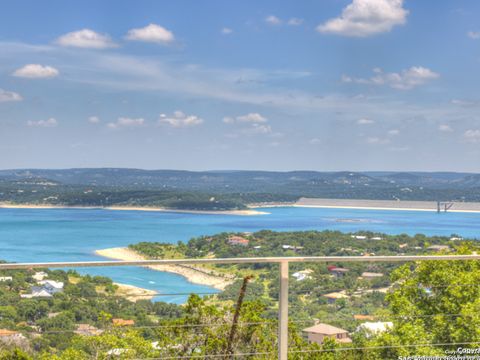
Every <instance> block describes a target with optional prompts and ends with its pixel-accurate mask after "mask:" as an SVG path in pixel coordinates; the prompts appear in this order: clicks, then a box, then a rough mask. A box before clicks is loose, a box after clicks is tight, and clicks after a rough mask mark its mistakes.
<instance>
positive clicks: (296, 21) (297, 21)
mask: <svg viewBox="0 0 480 360" xmlns="http://www.w3.org/2000/svg"><path fill="white" fill-rule="evenodd" d="M287 24H288V25H291V26H299V25H302V24H303V19H299V18H295V17H294V18H291V19H289V20H288V22H287Z"/></svg>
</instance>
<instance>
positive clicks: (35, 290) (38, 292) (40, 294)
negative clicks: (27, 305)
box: [20, 286, 53, 299]
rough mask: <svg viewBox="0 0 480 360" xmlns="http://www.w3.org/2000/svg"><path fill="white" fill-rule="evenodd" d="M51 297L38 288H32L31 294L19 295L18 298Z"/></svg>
mask: <svg viewBox="0 0 480 360" xmlns="http://www.w3.org/2000/svg"><path fill="white" fill-rule="evenodd" d="M52 296H53V295H52V294H50V293H49V292H48V291H47V290H45V289H43V288H41V287H38V286H33V287H32V292H31V293H30V294H20V297H21V298H23V299H31V298H41V297H45V298H48V297H52Z"/></svg>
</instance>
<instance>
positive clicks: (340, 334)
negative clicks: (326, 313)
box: [302, 324, 352, 345]
mask: <svg viewBox="0 0 480 360" xmlns="http://www.w3.org/2000/svg"><path fill="white" fill-rule="evenodd" d="M302 331H303V332H304V333H305V334H306V336H307V339H308V341H310V342H312V343H316V344H319V345H322V344H323V341H324V340H325V338H330V339H334V340H336V341H338V342H340V343H351V342H352V339H350V338H349V337H348V331H347V330H344V329H340V328H337V327H335V326H332V325H328V324H317V325H314V326H311V327H308V328H306V329H303V330H302Z"/></svg>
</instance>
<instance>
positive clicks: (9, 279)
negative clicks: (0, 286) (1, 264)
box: [0, 276, 13, 282]
mask: <svg viewBox="0 0 480 360" xmlns="http://www.w3.org/2000/svg"><path fill="white" fill-rule="evenodd" d="M12 280H13V278H12V277H11V276H0V281H1V282H4V281H12Z"/></svg>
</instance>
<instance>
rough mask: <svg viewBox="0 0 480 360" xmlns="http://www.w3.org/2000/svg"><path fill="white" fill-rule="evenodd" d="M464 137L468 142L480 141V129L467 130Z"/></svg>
mask: <svg viewBox="0 0 480 360" xmlns="http://www.w3.org/2000/svg"><path fill="white" fill-rule="evenodd" d="M463 137H464V138H465V140H467V141H468V142H473V143H478V142H480V130H472V129H470V130H467V131H465V133H464V134H463Z"/></svg>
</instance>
